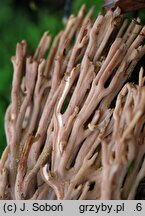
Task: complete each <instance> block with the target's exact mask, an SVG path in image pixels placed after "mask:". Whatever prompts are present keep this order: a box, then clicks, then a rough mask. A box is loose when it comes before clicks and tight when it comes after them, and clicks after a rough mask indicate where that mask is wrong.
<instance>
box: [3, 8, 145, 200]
mask: <svg viewBox="0 0 145 216" xmlns="http://www.w3.org/2000/svg"><path fill="white" fill-rule="evenodd" d="M92 13H93V9H91V10H90V11H89V12H88V13H87V14H85V7H84V6H82V8H81V9H80V11H79V13H78V15H77V16H76V17H75V16H71V17H70V18H69V20H68V22H67V24H66V27H65V29H64V30H63V31H61V32H60V33H59V34H58V35H57V36H56V38H55V39H54V41H53V42H52V45H51V36H50V35H49V34H48V33H44V35H43V37H42V39H41V40H40V43H39V45H38V47H37V49H36V51H35V53H34V55H33V56H31V57H28V56H27V44H26V42H25V41H22V42H21V43H18V44H17V48H16V56H15V57H13V58H12V62H13V66H14V78H13V85H12V97H11V98H12V100H11V104H10V106H9V107H8V109H7V112H6V117H5V130H6V137H7V147H6V149H5V151H4V152H3V155H2V157H1V160H0V197H1V199H134V198H135V194H136V190H137V187H138V185H139V183H140V181H141V180H142V178H143V177H144V176H145V172H144V171H145V162H144V154H145V140H144V137H145V129H144V123H145V102H144V101H145V89H144V88H145V87H144V81H145V78H144V76H143V69H141V71H140V74H139V84H138V85H135V84H132V83H130V84H128V83H127V84H126V82H127V80H128V78H129V77H131V75H132V72H133V71H134V70H135V67H136V65H137V64H138V62H139V61H140V59H141V58H142V57H143V56H144V55H145V46H144V45H143V41H144V39H145V27H143V26H141V25H140V21H139V19H138V20H137V22H135V21H132V22H131V23H128V21H127V20H124V21H123V19H122V16H121V15H120V9H119V8H117V9H116V10H115V11H114V12H113V11H111V10H109V11H108V12H107V13H106V14H105V15H104V16H103V15H101V14H99V15H98V17H97V18H96V20H95V21H94V20H92V18H91V16H92ZM50 46H51V49H50V52H49V54H48V58H47V59H45V56H46V52H47V50H48V49H49V47H50ZM116 98H117V99H116ZM114 104H115V107H114ZM118 173H119V175H118ZM118 176H120V178H118Z"/></svg>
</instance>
